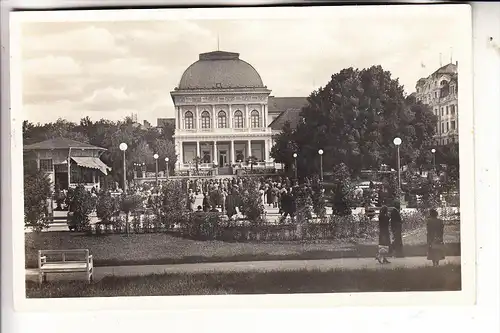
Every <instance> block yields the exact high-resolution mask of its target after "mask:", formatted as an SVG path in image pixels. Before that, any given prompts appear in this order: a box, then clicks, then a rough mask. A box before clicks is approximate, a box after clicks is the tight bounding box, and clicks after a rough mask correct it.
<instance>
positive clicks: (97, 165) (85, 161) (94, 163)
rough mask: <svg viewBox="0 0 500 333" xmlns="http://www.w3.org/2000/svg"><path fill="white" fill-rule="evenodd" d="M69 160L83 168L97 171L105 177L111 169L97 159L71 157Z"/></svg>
mask: <svg viewBox="0 0 500 333" xmlns="http://www.w3.org/2000/svg"><path fill="white" fill-rule="evenodd" d="M71 159H72V160H73V161H75V163H76V164H78V165H79V166H81V167H83V168H89V169H98V170H101V172H102V173H103V174H105V175H107V174H108V171H111V168H110V167H109V166H107V165H106V164H104V162H103V161H101V160H100V159H99V158H97V157H72V158H71Z"/></svg>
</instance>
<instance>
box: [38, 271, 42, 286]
mask: <svg viewBox="0 0 500 333" xmlns="http://www.w3.org/2000/svg"><path fill="white" fill-rule="evenodd" d="M42 283H43V273H42V272H39V273H38V284H42Z"/></svg>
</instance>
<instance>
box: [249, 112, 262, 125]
mask: <svg viewBox="0 0 500 333" xmlns="http://www.w3.org/2000/svg"><path fill="white" fill-rule="evenodd" d="M250 118H251V122H252V128H257V127H260V116H259V111H257V110H253V111H252V113H250Z"/></svg>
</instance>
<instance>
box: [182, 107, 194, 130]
mask: <svg viewBox="0 0 500 333" xmlns="http://www.w3.org/2000/svg"><path fill="white" fill-rule="evenodd" d="M184 127H185V128H186V129H193V128H194V119H193V113H192V112H191V111H188V112H186V113H185V114H184Z"/></svg>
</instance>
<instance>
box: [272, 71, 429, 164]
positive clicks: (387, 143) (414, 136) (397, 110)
mask: <svg viewBox="0 0 500 333" xmlns="http://www.w3.org/2000/svg"><path fill="white" fill-rule="evenodd" d="M301 117H302V120H303V121H302V122H300V123H299V125H298V126H297V128H296V129H291V128H290V126H289V124H287V125H285V127H284V128H283V131H282V132H281V133H280V134H279V135H277V136H276V137H275V140H276V146H275V147H274V148H273V150H272V152H271V156H272V157H274V158H275V160H276V161H277V162H281V163H284V164H286V165H288V166H290V164H291V163H293V156H292V155H293V153H294V152H296V153H297V154H298V158H297V164H298V170H299V174H308V173H317V172H318V169H319V155H318V150H319V149H323V151H324V154H323V168H324V171H325V172H331V171H332V170H333V167H334V166H335V165H338V164H340V163H344V164H345V165H346V166H347V167H348V168H349V170H350V172H351V173H352V174H356V173H358V172H359V171H360V170H362V169H374V168H379V167H380V166H381V165H382V164H387V165H389V166H391V167H393V168H396V163H397V162H396V149H395V146H394V144H393V140H394V138H395V137H400V138H401V140H402V144H401V146H400V154H401V161H402V164H403V165H405V164H409V163H410V162H411V161H417V162H418V163H431V159H432V156H430V155H429V154H428V151H427V150H428V149H427V148H426V147H428V146H429V145H430V144H431V143H432V137H433V135H434V130H435V123H436V119H435V116H434V115H433V114H432V111H431V110H430V108H429V107H428V106H426V105H424V104H421V103H419V102H418V103H417V102H416V100H415V99H414V98H413V96H409V97H407V96H406V95H405V93H404V90H403V87H402V86H401V85H400V84H399V82H398V80H397V79H393V78H391V73H390V72H388V71H384V70H383V69H382V67H381V66H372V67H370V68H367V69H362V70H358V69H354V68H347V69H343V70H342V71H340V72H339V73H336V74H334V75H333V76H332V77H331V80H330V82H328V83H327V84H326V86H324V87H321V88H319V89H318V90H316V91H314V92H312V93H311V95H310V96H309V98H308V105H307V106H306V107H304V108H303V109H302V112H301Z"/></svg>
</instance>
